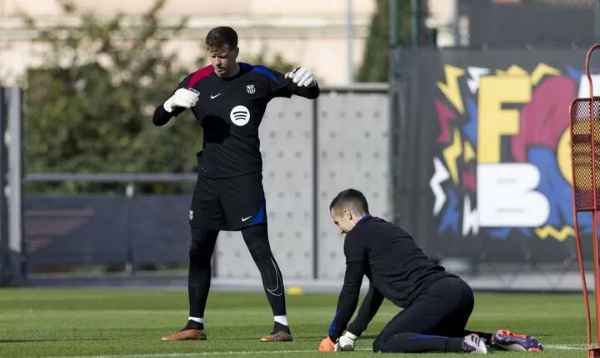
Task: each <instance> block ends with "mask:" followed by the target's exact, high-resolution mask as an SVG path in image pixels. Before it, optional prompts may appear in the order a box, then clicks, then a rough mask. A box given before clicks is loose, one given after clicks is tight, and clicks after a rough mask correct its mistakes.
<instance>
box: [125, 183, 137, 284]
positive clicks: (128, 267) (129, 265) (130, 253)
mask: <svg viewBox="0 0 600 358" xmlns="http://www.w3.org/2000/svg"><path fill="white" fill-rule="evenodd" d="M125 196H126V197H127V222H126V224H125V225H126V228H127V262H126V263H125V271H126V272H128V273H129V275H130V276H135V252H134V250H135V249H134V243H133V240H134V238H133V235H132V234H131V204H132V200H133V197H134V196H135V183H134V182H129V183H127V186H126V187H125Z"/></svg>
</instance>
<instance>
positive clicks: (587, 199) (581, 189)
mask: <svg viewBox="0 0 600 358" xmlns="http://www.w3.org/2000/svg"><path fill="white" fill-rule="evenodd" d="M590 110H591V113H590ZM592 121H594V125H592ZM592 128H593V130H594V133H593V134H594V135H592ZM592 138H593V140H594V144H595V145H594V147H595V151H596V156H595V157H596V158H595V159H596V163H595V164H594V165H595V168H596V189H597V190H596V196H597V199H596V203H597V204H596V205H598V206H600V97H594V99H593V100H592V101H591V106H590V99H589V98H578V99H576V100H575V101H573V104H572V105H571V159H572V163H573V188H574V190H575V210H577V211H591V210H594V188H593V186H592V181H593V179H592ZM599 208H600V207H599Z"/></svg>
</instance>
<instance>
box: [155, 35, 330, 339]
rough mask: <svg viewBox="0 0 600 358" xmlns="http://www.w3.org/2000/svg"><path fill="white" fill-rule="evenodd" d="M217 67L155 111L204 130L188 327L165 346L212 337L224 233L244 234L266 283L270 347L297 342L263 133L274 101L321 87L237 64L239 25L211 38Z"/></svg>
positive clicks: (194, 76)
mask: <svg viewBox="0 0 600 358" xmlns="http://www.w3.org/2000/svg"><path fill="white" fill-rule="evenodd" d="M206 49H207V51H208V54H209V58H210V65H208V66H206V67H203V68H200V69H199V70H197V71H196V72H193V73H191V74H189V75H188V76H187V77H186V78H185V79H184V80H183V81H182V82H181V83H180V84H179V86H178V88H177V89H176V90H175V92H174V93H173V95H172V96H171V97H169V98H168V99H167V100H166V101H165V102H164V103H163V104H161V105H160V106H158V107H157V108H156V110H155V112H154V117H153V122H154V124H155V125H157V126H162V125H164V124H166V123H167V122H168V121H169V120H170V119H171V118H173V117H175V116H177V115H178V114H180V113H181V112H183V111H185V110H186V109H188V108H189V109H191V110H192V112H193V113H194V115H195V117H196V119H197V120H198V121H199V122H200V124H201V125H202V127H203V129H204V132H203V134H204V136H203V143H204V149H203V151H201V152H200V153H198V179H197V182H196V187H195V189H194V194H193V198H192V204H191V210H190V213H189V222H190V227H191V232H192V242H191V246H190V251H189V260H190V261H189V276H188V298H189V306H190V313H189V317H188V320H187V323H186V325H185V326H184V327H183V329H181V330H180V331H178V332H175V333H173V334H171V335H168V336H165V337H163V338H162V340H166V341H179V340H190V339H191V340H203V339H206V334H205V331H204V329H205V327H204V323H205V322H204V309H205V306H206V300H207V298H208V291H209V289H210V280H211V257H212V254H213V251H214V249H215V243H216V240H217V235H218V234H219V231H220V230H230V231H241V232H242V236H243V238H244V242H245V243H246V245H247V247H248V250H249V251H250V254H251V255H252V258H253V259H254V262H255V263H256V265H257V267H258V269H259V271H260V274H261V277H262V282H263V286H264V289H265V294H266V296H267V299H268V301H269V304H270V305H271V309H272V311H273V316H274V328H273V331H272V332H271V334H270V335H267V336H264V337H262V338H261V341H263V342H282V341H291V340H292V335H291V332H290V329H289V325H288V321H287V315H286V308H285V295H284V285H283V279H282V275H281V271H280V270H279V266H278V265H277V262H276V261H275V258H274V257H273V254H272V252H271V247H270V245H269V239H268V234H267V232H268V231H267V216H266V203H265V194H264V192H263V186H262V158H261V153H260V141H259V138H258V127H259V125H260V123H261V120H262V117H263V114H264V113H265V109H266V107H267V103H269V101H270V100H271V99H272V98H274V97H288V98H289V97H291V96H292V94H295V95H299V96H302V97H306V98H310V99H314V98H317V96H318V95H319V87H318V85H317V82H316V80H315V79H314V77H313V75H312V73H311V72H310V71H309V70H307V69H305V68H302V67H300V68H297V69H296V70H294V71H292V72H289V73H287V74H285V75H282V74H281V73H278V72H276V71H273V70H271V69H269V68H267V67H264V66H254V65H250V64H247V63H241V62H237V57H238V54H239V49H238V37H237V33H236V32H235V30H233V29H232V28H231V27H225V26H222V27H216V28H214V29H212V30H210V31H209V32H208V34H207V36H206Z"/></svg>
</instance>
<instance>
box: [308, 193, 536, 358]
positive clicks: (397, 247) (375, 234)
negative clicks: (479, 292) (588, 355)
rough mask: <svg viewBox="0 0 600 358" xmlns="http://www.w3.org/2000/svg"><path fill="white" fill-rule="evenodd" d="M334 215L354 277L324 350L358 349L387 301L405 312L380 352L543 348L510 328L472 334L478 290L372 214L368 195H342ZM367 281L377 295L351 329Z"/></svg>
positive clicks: (382, 338) (382, 337)
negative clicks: (468, 326)
mask: <svg viewBox="0 0 600 358" xmlns="http://www.w3.org/2000/svg"><path fill="white" fill-rule="evenodd" d="M329 210H330V214H331V218H332V220H333V222H334V224H335V225H336V226H337V227H338V228H339V230H340V232H341V233H342V234H346V238H345V241H344V254H345V256H346V274H345V277H344V285H343V287H342V291H341V292H340V295H339V299H338V304H337V310H336V315H335V317H334V319H333V321H332V322H331V325H330V326H329V334H328V336H327V337H325V338H324V339H323V340H322V341H321V343H320V345H319V351H322V352H328V351H334V350H341V351H345V350H353V349H354V342H355V340H356V339H357V338H358V336H360V335H361V333H362V332H363V331H364V330H365V329H366V328H367V325H368V324H369V322H370V321H371V319H372V318H373V316H375V314H376V313H377V310H378V309H379V307H380V306H381V303H382V302H383V299H384V298H387V299H389V300H390V301H392V302H393V303H395V304H396V305H398V306H400V307H403V308H404V309H403V310H402V311H401V312H400V313H398V314H397V315H396V316H395V317H394V318H393V319H392V320H391V321H390V322H389V323H388V324H387V325H386V326H385V328H384V329H383V331H381V333H380V334H379V335H378V336H377V338H376V339H375V341H374V342H373V351H375V352H405V353H417V352H470V353H487V346H486V344H488V345H491V346H493V347H496V348H501V349H507V350H519V351H530V352H540V351H542V350H543V346H542V344H541V343H539V341H538V340H537V339H535V338H533V337H530V336H525V335H520V334H515V333H512V332H510V331H506V330H499V331H498V332H496V334H494V335H492V334H489V333H483V332H469V331H466V330H465V326H466V324H467V321H468V319H469V316H470V315H471V312H472V310H473V301H474V300H473V291H472V290H471V288H470V287H469V286H468V285H467V283H465V282H464V281H463V280H462V279H460V278H459V277H458V276H456V275H453V274H450V273H448V272H446V271H445V270H444V268H443V267H442V266H439V265H438V264H436V263H435V262H434V261H432V260H431V259H429V258H428V257H427V256H426V255H425V254H424V253H423V251H421V249H420V248H419V247H418V246H417V245H416V243H415V241H414V239H413V238H412V237H411V236H410V235H409V234H408V233H407V232H406V231H404V230H403V229H402V228H400V227H398V226H395V225H392V224H390V223H388V222H386V221H384V220H382V219H379V218H376V217H373V216H371V215H370V214H369V207H368V204H367V200H366V199H365V197H364V195H363V194H362V193H361V192H359V191H357V190H354V189H347V190H344V191H342V192H341V193H339V194H338V195H337V196H336V197H335V198H334V199H333V201H332V202H331V205H330V206H329ZM364 275H366V276H367V277H368V279H369V281H370V286H369V292H368V293H367V295H366V296H365V298H364V300H363V303H362V306H361V308H360V310H359V312H358V315H357V317H356V319H355V320H354V321H353V322H352V324H350V325H349V326H348V327H347V325H348V322H349V321H350V318H351V317H352V315H353V313H354V310H355V308H356V306H357V302H358V295H359V292H360V286H361V283H362V280H363V276H364ZM344 330H346V332H345V333H344V334H342V333H343V332H344Z"/></svg>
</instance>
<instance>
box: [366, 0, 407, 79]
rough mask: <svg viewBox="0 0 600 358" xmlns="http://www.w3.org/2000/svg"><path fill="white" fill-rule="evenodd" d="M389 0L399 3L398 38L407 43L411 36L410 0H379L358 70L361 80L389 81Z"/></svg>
mask: <svg viewBox="0 0 600 358" xmlns="http://www.w3.org/2000/svg"><path fill="white" fill-rule="evenodd" d="M389 1H397V3H398V14H397V24H398V40H399V42H400V45H402V44H407V43H408V40H409V36H410V16H411V7H410V3H411V2H410V1H408V0H377V10H376V11H375V14H373V17H372V19H371V25H370V29H369V35H368V37H367V41H366V43H365V49H364V55H363V63H362V65H361V66H360V69H359V70H358V75H357V80H358V81H359V82H387V81H388V73H389V50H388V49H389V42H390V40H389V39H390V36H389V32H390V30H389V28H390V21H389V20H390V19H389Z"/></svg>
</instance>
